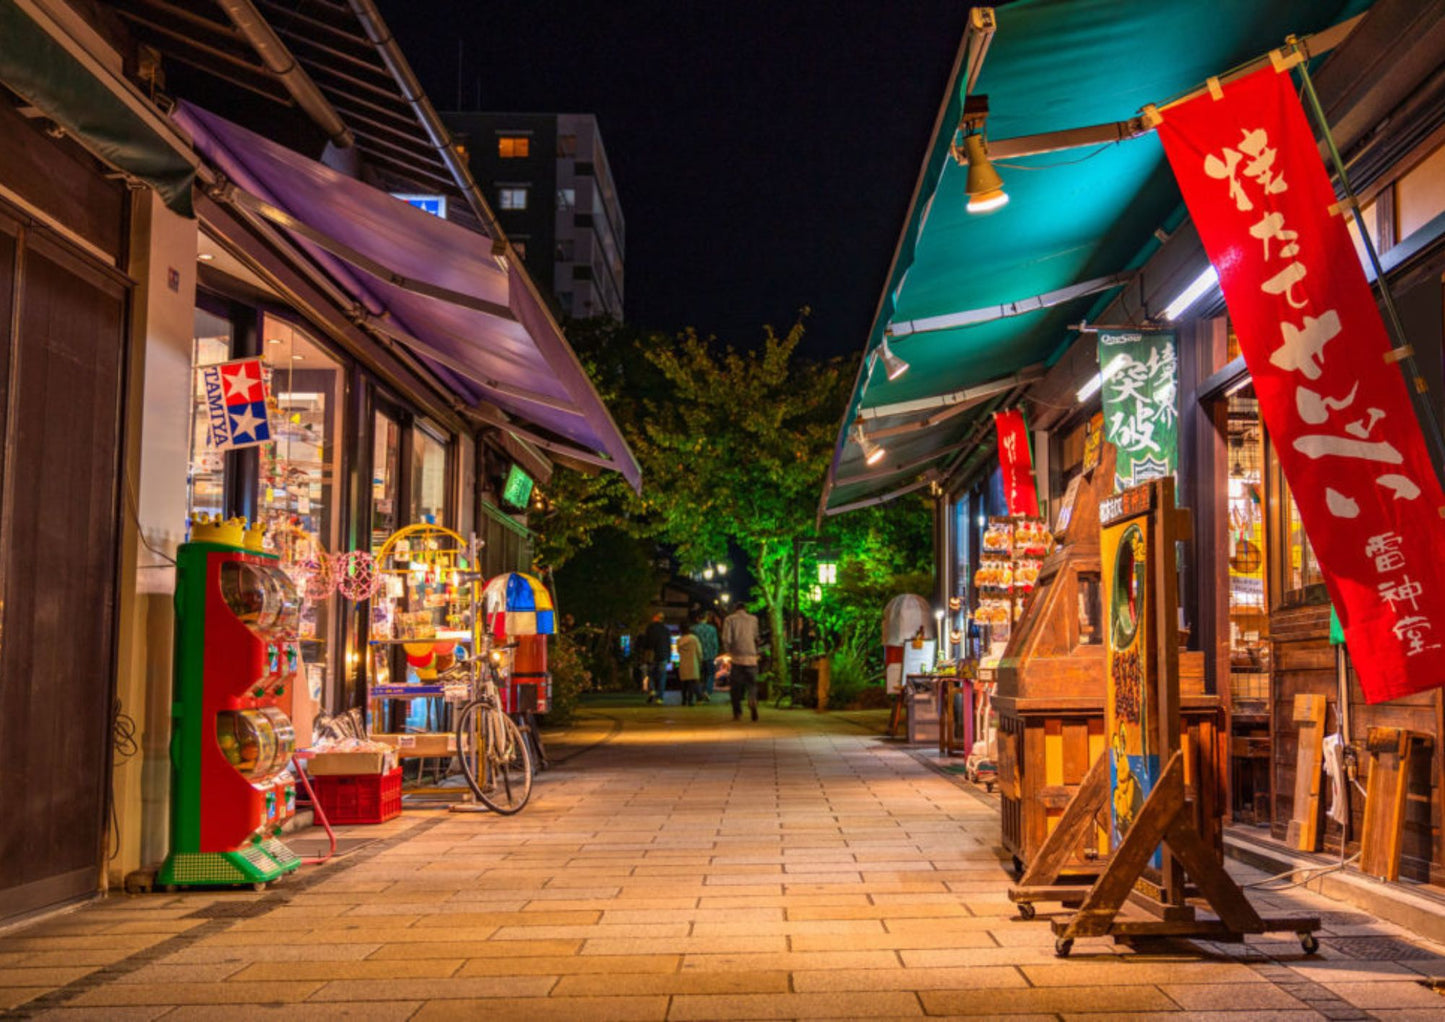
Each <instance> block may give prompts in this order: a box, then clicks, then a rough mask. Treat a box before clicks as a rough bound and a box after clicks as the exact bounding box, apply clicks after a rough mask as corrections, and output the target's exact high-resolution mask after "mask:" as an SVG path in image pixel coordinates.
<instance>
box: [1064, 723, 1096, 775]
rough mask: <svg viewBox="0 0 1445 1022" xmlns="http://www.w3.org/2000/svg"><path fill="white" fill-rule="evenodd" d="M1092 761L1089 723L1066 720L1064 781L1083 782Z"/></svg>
mask: <svg viewBox="0 0 1445 1022" xmlns="http://www.w3.org/2000/svg"><path fill="white" fill-rule="evenodd" d="M1092 762H1093V758H1092V757H1091V756H1090V755H1089V725H1088V723H1087V722H1086V721H1082V720H1066V721H1064V783H1065V784H1081V783H1083V780H1084V776H1085V775H1086V774H1087V773H1088V772H1089V765H1090V764H1091V763H1092Z"/></svg>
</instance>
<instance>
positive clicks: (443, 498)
mask: <svg viewBox="0 0 1445 1022" xmlns="http://www.w3.org/2000/svg"><path fill="white" fill-rule="evenodd" d="M411 444H412V446H411V518H410V519H409V520H408V524H409V523H410V522H433V523H435V524H437V525H445V524H446V504H447V446H446V444H445V443H444V442H443V441H441V440H438V439H437V438H436V437H435V436H433V435H432V434H431V432H430V431H428V430H425V429H422V428H421V427H420V426H417V427H413V429H412V441H411Z"/></svg>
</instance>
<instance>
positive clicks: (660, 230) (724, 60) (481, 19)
mask: <svg viewBox="0 0 1445 1022" xmlns="http://www.w3.org/2000/svg"><path fill="white" fill-rule="evenodd" d="M380 6H381V7H382V11H383V13H384V14H385V16H386V18H387V19H388V21H389V22H390V24H391V27H392V30H393V31H394V32H395V34H396V36H397V38H398V39H399V40H400V41H401V43H402V46H403V48H404V49H405V51H406V54H407V56H408V58H409V59H410V60H411V63H412V66H413V67H414V68H415V69H416V71H417V74H418V76H419V77H420V78H421V80H422V84H423V86H424V87H425V88H426V89H427V91H428V92H429V93H430V94H431V97H432V100H433V102H434V104H435V105H436V106H437V108H438V109H442V110H445V109H450V108H453V107H455V106H456V105H457V95H458V75H457V63H458V62H457V45H458V40H460V41H461V44H462V49H463V65H462V75H461V82H462V87H461V90H460V91H461V94H462V96H463V106H464V107H466V108H478V109H483V110H492V111H517V112H523V111H525V112H576V113H593V114H595V115H596V116H597V119H598V122H599V125H600V127H601V130H602V138H603V142H604V143H605V145H606V147H607V151H608V155H609V157H610V158H611V161H612V169H613V175H614V177H615V178H616V181H617V188H618V192H619V195H620V197H621V201H622V210H623V215H624V216H625V218H626V221H627V282H626V289H627V299H626V300H627V318H628V319H629V321H631V322H633V323H635V324H637V325H639V326H646V327H655V328H661V329H666V330H674V329H678V328H681V327H683V326H688V325H693V326H696V327H697V328H698V329H699V330H701V331H703V332H705V333H714V334H716V335H718V336H719V337H720V338H722V339H724V340H726V341H728V342H730V343H734V344H738V345H751V344H753V343H755V342H756V340H757V338H758V336H759V334H760V328H761V325H762V324H763V323H773V324H774V325H776V326H778V327H779V328H780V329H782V328H785V327H786V326H787V325H789V324H791V322H792V317H793V313H794V311H795V310H796V309H797V308H798V307H800V306H802V305H810V306H812V308H813V315H812V317H811V319H810V320H809V335H810V336H809V339H808V341H807V343H806V346H805V350H806V351H808V352H809V353H811V354H814V355H824V354H851V353H854V352H857V351H860V350H861V349H862V346H863V343H864V340H865V338H866V335H867V331H868V326H869V323H870V322H871V319H872V316H873V311H874V308H875V306H876V304H877V301H878V295H879V292H880V291H881V290H882V287H883V279H884V275H885V273H886V272H887V269H888V263H889V260H890V259H891V258H892V254H893V246H894V244H895V243H896V241H897V237H898V231H899V229H900V227H901V225H902V221H903V216H904V213H905V211H906V208H907V205H908V199H909V196H910V195H911V194H912V190H913V185H914V181H915V178H916V176H917V173H918V168H919V165H920V163H921V161H922V158H923V152H924V149H925V147H926V145H927V142H928V135H929V131H930V129H931V127H932V124H933V118H934V116H935V115H936V113H937V110H938V105H939V103H940V101H941V100H942V97H943V90H944V87H945V85H946V84H947V77H948V72H949V70H950V68H951V67H952V62H953V58H954V54H955V52H956V50H957V47H958V44H959V40H960V38H961V35H962V32H963V25H964V19H965V16H966V14H967V7H966V5H965V4H964V3H960V2H959V0H835V2H824V0H815V2H812V3H806V2H784V0H777V2H766V0H753V2H740V0H714V2H712V3H706V4H703V3H696V2H687V0H681V2H679V0H672V2H666V3H661V2H653V0H646V2H644V0H611V2H607V0H585V2H584V0H513V2H510V3H497V2H490V0H427V2H417V0H381V4H380ZM479 94H480V97H481V99H480V104H479V105H478V103H477V96H478V95H479Z"/></svg>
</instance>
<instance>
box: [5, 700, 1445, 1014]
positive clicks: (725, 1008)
mask: <svg viewBox="0 0 1445 1022" xmlns="http://www.w3.org/2000/svg"><path fill="white" fill-rule="evenodd" d="M605 713H606V716H592V717H590V718H589V719H588V720H586V721H584V722H583V725H582V726H580V727H579V728H577V729H576V730H575V731H574V732H572V733H571V734H570V735H568V736H567V737H566V739H565V740H564V741H563V742H562V743H560V744H559V745H558V746H557V747H556V749H557V751H558V752H559V753H560V755H561V756H566V757H568V758H567V759H566V761H565V762H563V763H562V764H561V765H560V766H559V767H558V768H557V769H554V770H553V771H551V772H549V773H547V774H544V775H542V777H541V778H539V781H538V785H537V787H536V789H535V790H534V794H533V800H532V803H531V804H530V805H529V806H528V807H527V808H526V809H525V810H524V811H523V812H522V814H521V815H518V816H515V817H511V818H498V817H495V816H492V815H490V814H483V815H454V814H448V813H444V812H436V811H428V810H415V811H409V812H408V813H407V814H406V815H405V816H404V817H403V818H402V819H401V820H399V821H396V822H394V823H392V824H388V825H386V826H384V827H379V828H352V829H351V830H350V831H348V832H347V833H348V836H356V835H358V834H360V833H362V832H363V830H364V831H365V834H364V836H366V837H377V838H379V840H376V841H374V842H373V843H371V844H369V845H366V846H365V847H363V848H361V849H359V850H357V851H354V852H352V853H351V854H349V855H347V856H346V857H344V858H342V859H340V860H339V861H334V862H333V863H332V864H329V865H327V866H325V867H321V868H311V869H308V870H305V871H303V873H301V874H300V875H298V876H296V877H293V878H291V879H290V880H288V881H287V882H286V883H284V884H282V885H280V886H278V887H277V888H276V889H275V890H273V891H270V892H266V893H264V894H255V893H252V892H244V893H234V894H214V893H193V894H186V895H164V894H156V895H149V896H139V897H117V898H112V899H110V900H108V901H105V902H102V903H98V904H95V905H91V906H87V907H86V908H84V909H81V910H79V911H76V912H71V913H68V914H64V915H60V916H57V917H54V918H52V919H51V920H49V921H47V922H44V923H41V924H39V925H37V926H34V927H31V928H29V929H26V930H21V931H18V932H10V933H7V934H4V935H0V1009H4V1008H11V1009H15V1011H16V1013H17V1014H18V1015H20V1016H21V1017H27V1016H32V1015H33V1016H37V1017H42V1018H73V1019H84V1018H96V1019H156V1018H162V1017H163V1018H165V1019H166V1020H168V1022H172V1020H185V1019H202V1018H220V1017H227V1018H233V1017H234V1018H244V1019H246V1020H248V1022H250V1020H254V1019H264V1018H272V1017H274V1018H298V1019H306V1020H315V1019H330V1018H349V1019H378V1020H392V1019H395V1020H403V1019H416V1020H432V1019H448V1018H468V1019H476V1018H484V1017H485V1018H497V1019H511V1018H519V1019H520V1018H527V1019H533V1018H535V1019H615V1020H625V1019H676V1020H685V1019H785V1018H808V1019H820V1018H848V1017H856V1018H883V1017H896V1018H918V1017H921V1016H925V1015H926V1016H957V1017H964V1016H967V1017H973V1018H976V1017H980V1016H985V1017H986V1016H1000V1015H1002V1016H1008V1017H1011V1018H1015V1019H1026V1018H1049V1019H1058V1018H1069V1019H1072V1018H1105V1017H1108V1018H1118V1017H1121V1016H1124V1015H1127V1016H1128V1017H1132V1018H1140V1019H1142V1018H1152V1017H1160V1016H1171V1017H1180V1016H1181V1015H1182V1014H1183V1013H1189V1014H1191V1015H1192V1014H1199V1013H1208V1014H1207V1015H1205V1017H1207V1018H1209V1019H1211V1020H1216V1022H1223V1020H1226V1019H1235V1018H1239V1019H1245V1018H1247V1019H1275V1018H1278V1019H1314V1018H1322V1017H1323V1018H1339V1019H1344V1018H1369V1017H1378V1018H1392V1019H1422V1020H1423V1019H1431V1020H1436V1022H1438V1020H1439V1019H1441V1018H1445V1000H1442V998H1441V996H1440V995H1439V994H1437V993H1436V992H1434V991H1432V990H1430V989H1427V988H1426V986H1424V985H1422V983H1421V980H1422V979H1424V978H1425V977H1427V976H1431V975H1445V959H1441V958H1437V957H1426V958H1413V959H1404V960H1394V959H1393V958H1392V956H1393V955H1395V954H1397V953H1399V951H1400V950H1401V947H1402V945H1398V944H1397V945H1395V946H1394V947H1393V949H1391V948H1385V949H1383V950H1382V949H1381V948H1379V947H1376V948H1374V949H1373V950H1370V949H1366V950H1368V951H1369V953H1370V954H1372V955H1373V956H1374V957H1365V958H1358V957H1351V953H1352V952H1353V953H1355V954H1358V953H1359V952H1360V951H1361V948H1362V947H1363V945H1360V944H1358V942H1357V941H1356V942H1353V943H1352V941H1355V939H1356V938H1360V937H1374V938H1378V937H1381V936H1384V937H1391V936H1394V937H1399V936H1401V934H1400V933H1399V931H1398V930H1396V929H1393V928H1391V927H1389V926H1386V925H1384V924H1380V923H1376V922H1374V921H1373V920H1371V919H1370V918H1369V917H1368V916H1365V915H1362V914H1359V913H1352V912H1345V911H1340V908H1341V906H1339V905H1337V904H1336V903H1334V902H1329V901H1324V900H1323V899H1320V898H1318V897H1316V896H1314V895H1310V894H1301V893H1294V892H1291V893H1286V894H1270V895H1261V896H1259V897H1257V898H1256V900H1257V901H1258V902H1261V903H1263V904H1265V905H1268V906H1271V907H1277V908H1288V909H1291V910H1296V911H1298V910H1301V909H1306V908H1307V909H1310V910H1315V911H1323V912H1324V913H1325V914H1326V920H1327V922H1328V924H1329V925H1328V929H1327V932H1326V935H1325V940H1324V948H1323V950H1322V953H1321V954H1320V955H1319V956H1318V957H1315V958H1305V957H1304V956H1303V955H1302V954H1301V952H1300V949H1299V945H1298V943H1297V942H1296V941H1294V940H1293V939H1283V940H1281V939H1268V940H1250V941H1249V942H1248V943H1247V944H1246V945H1244V946H1243V947H1238V946H1236V947H1233V948H1229V947H1224V946H1211V945H1194V944H1185V943H1176V944H1173V945H1170V946H1169V947H1167V948H1165V949H1162V950H1157V951H1152V952H1149V953H1133V952H1130V951H1129V950H1128V949H1125V948H1117V947H1115V946H1114V945H1113V944H1111V943H1109V942H1107V941H1080V942H1079V943H1078V944H1077V945H1076V947H1075V950H1074V954H1073V956H1072V957H1071V958H1069V959H1068V960H1059V959H1056V958H1055V957H1054V955H1053V939H1052V937H1051V936H1050V933H1049V929H1048V926H1047V924H1046V923H1044V922H1043V921H1041V920H1040V921H1034V922H1024V921H1022V920H1020V919H1018V918H1017V917H1015V916H1014V912H1013V910H1012V908H1011V906H1010V905H1009V903H1008V901H1007V899H1006V897H1005V894H1004V890H1005V887H1006V885H1007V883H1008V875H1007V874H1006V872H1005V870H1004V867H1003V865H1002V863H1001V858H1002V854H1001V852H1000V850H999V848H998V846H997V835H998V816H997V813H996V811H995V809H994V808H993V805H992V802H991V800H990V799H988V798H986V797H984V796H983V795H981V794H976V793H974V792H973V791H972V790H969V789H965V788H964V787H961V786H960V785H959V784H958V783H956V782H955V781H953V780H952V779H950V778H947V777H944V776H942V775H940V774H939V773H937V772H935V771H933V770H931V769H929V768H928V767H926V766H924V765H923V764H921V763H920V762H919V761H918V760H917V759H915V758H914V757H913V756H911V755H909V754H908V752H907V751H906V750H905V749H904V748H902V747H901V746H899V745H897V744H895V743H890V742H886V741H883V740H881V739H880V738H879V737H878V736H877V733H876V731H877V728H878V727H879V725H880V718H879V716H878V715H876V714H872V715H869V714H861V715H826V716H825V715H817V714H814V713H812V712H809V711H804V710H798V711H787V712H776V711H775V712H767V711H765V715H764V720H763V721H762V722H760V723H758V724H752V723H748V722H743V723H737V724H735V723H733V722H732V721H731V719H730V715H729V713H728V711H727V709H726V707H722V706H718V705H717V704H715V703H714V704H712V705H710V706H702V707H697V708H692V709H686V710H685V709H682V708H679V707H668V708H648V709H643V708H632V709H619V710H613V709H607V710H606V711H605ZM870 728H871V730H870ZM1245 872H1247V871H1241V874H1242V875H1243V874H1244V873H1245ZM1041 918H1042V917H1041ZM1375 943H1377V944H1378V940H1377V941H1376V942H1375ZM1404 950H1405V951H1407V952H1408V951H1410V950H1414V951H1415V952H1416V953H1420V954H1429V953H1430V951H1432V950H1433V951H1435V952H1439V951H1441V949H1439V948H1434V949H1425V948H1419V947H1416V948H1414V949H1411V948H1409V947H1408V946H1406V947H1404ZM1131 1013H1132V1014H1131Z"/></svg>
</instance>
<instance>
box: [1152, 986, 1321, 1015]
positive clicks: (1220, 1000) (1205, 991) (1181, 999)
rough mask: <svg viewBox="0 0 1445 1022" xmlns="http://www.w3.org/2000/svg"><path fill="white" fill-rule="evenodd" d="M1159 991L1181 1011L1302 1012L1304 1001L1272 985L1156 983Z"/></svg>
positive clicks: (1304, 1005) (1304, 1007) (1305, 1006)
mask: <svg viewBox="0 0 1445 1022" xmlns="http://www.w3.org/2000/svg"><path fill="white" fill-rule="evenodd" d="M1159 989H1160V990H1163V991H1164V992H1165V993H1166V994H1168V995H1169V998H1170V999H1171V1000H1172V1001H1174V1003H1175V1004H1178V1005H1179V1007H1181V1008H1183V1009H1184V1010H1185V1011H1227V1010H1229V1009H1231V1008H1241V1007H1245V1006H1248V1007H1249V1009H1250V1010H1251V1011H1271V1010H1275V1009H1281V1010H1296V1011H1298V1010H1305V1009H1307V1008H1308V1005H1306V1004H1305V1003H1304V1002H1302V1001H1300V1000H1298V999H1296V998H1294V997H1291V996H1290V995H1289V994H1287V993H1285V991H1283V990H1281V989H1280V988H1279V987H1277V986H1275V985H1274V984H1272V983H1265V982H1259V983H1238V982H1219V983H1160V984H1159Z"/></svg>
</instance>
